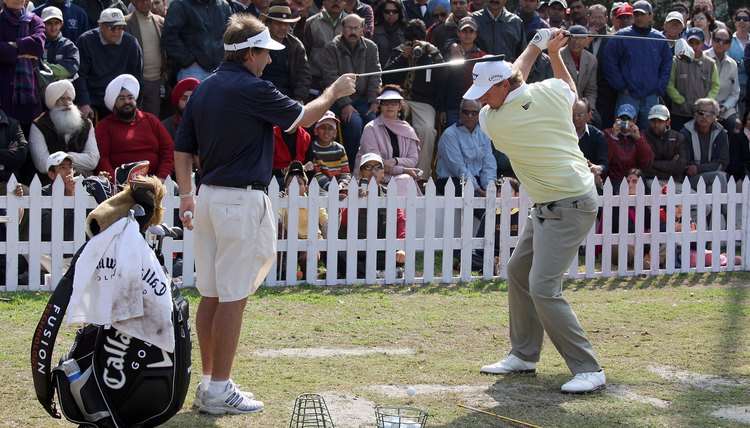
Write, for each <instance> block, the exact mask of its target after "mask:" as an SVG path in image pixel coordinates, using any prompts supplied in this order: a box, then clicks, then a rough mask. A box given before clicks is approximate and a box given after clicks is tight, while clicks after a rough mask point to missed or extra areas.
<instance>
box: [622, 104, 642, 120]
mask: <svg viewBox="0 0 750 428" xmlns="http://www.w3.org/2000/svg"><path fill="white" fill-rule="evenodd" d="M637 115H638V112H636V110H635V107H633V105H632V104H623V105H621V106H620V108H618V109H617V117H620V116H627V117H629V118H630V120H633V119H635V117H636V116H637Z"/></svg>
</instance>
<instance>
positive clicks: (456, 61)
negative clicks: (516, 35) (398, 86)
mask: <svg viewBox="0 0 750 428" xmlns="http://www.w3.org/2000/svg"><path fill="white" fill-rule="evenodd" d="M504 59H505V55H503V54H499V55H485V56H483V57H480V58H471V59H454V60H451V61H448V62H439V63H437V64H427V65H415V66H414V67H404V68H396V69H393V70H381V71H372V72H369V73H362V74H358V75H357V77H370V76H378V75H381V74H391V73H403V72H404V71H416V70H427V69H432V68H441V67H454V66H457V65H464V64H470V63H475V62H485V61H502V60H504Z"/></svg>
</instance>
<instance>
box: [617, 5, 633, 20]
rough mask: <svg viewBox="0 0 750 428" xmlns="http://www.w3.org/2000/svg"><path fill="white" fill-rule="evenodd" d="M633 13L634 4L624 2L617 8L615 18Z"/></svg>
mask: <svg viewBox="0 0 750 428" xmlns="http://www.w3.org/2000/svg"><path fill="white" fill-rule="evenodd" d="M632 14H633V6H631V5H629V4H624V5H622V6H620V7H619V8H618V9H617V13H615V18H619V17H621V16H625V15H632Z"/></svg>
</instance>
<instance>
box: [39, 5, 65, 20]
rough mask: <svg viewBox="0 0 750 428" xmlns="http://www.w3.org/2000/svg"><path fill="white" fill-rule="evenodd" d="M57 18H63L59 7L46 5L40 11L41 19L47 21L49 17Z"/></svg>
mask: <svg viewBox="0 0 750 428" xmlns="http://www.w3.org/2000/svg"><path fill="white" fill-rule="evenodd" d="M52 18H54V19H59V20H60V21H62V20H63V15H62V11H61V10H60V9H59V8H56V7H55V6H47V7H45V8H44V10H43V11H42V21H44V22H47V21H49V20H50V19H52Z"/></svg>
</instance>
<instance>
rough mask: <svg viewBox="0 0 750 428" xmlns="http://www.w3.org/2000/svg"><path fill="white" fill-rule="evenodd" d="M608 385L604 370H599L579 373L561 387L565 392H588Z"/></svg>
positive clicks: (561, 390)
mask: <svg viewBox="0 0 750 428" xmlns="http://www.w3.org/2000/svg"><path fill="white" fill-rule="evenodd" d="M606 387H607V379H606V378H605V377H604V370H599V371H598V372H587V373H578V374H577V375H575V376H574V377H573V379H571V380H570V381H569V382H567V383H566V384H565V385H563V386H562V388H560V392H562V393H563V394H588V393H589V392H594V391H598V390H600V389H604V388H606Z"/></svg>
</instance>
